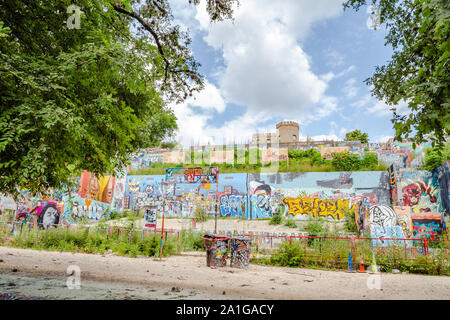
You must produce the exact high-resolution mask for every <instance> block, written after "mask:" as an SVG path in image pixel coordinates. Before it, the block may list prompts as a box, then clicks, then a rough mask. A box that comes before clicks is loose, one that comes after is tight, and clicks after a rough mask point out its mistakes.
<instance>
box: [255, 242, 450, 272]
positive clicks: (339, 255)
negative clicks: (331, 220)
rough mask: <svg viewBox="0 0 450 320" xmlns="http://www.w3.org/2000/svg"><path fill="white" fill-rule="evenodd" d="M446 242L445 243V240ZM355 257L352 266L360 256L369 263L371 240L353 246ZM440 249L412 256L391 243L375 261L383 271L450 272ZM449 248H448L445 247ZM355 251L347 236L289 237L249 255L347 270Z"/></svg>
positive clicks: (282, 263) (267, 262) (277, 263)
mask: <svg viewBox="0 0 450 320" xmlns="http://www.w3.org/2000/svg"><path fill="white" fill-rule="evenodd" d="M447 246H448V244H447ZM356 248H357V249H356V257H353V260H354V262H355V264H354V265H353V268H354V269H357V268H358V264H359V262H360V259H361V258H362V259H363V262H364V264H365V266H366V267H367V266H368V265H371V264H372V256H373V253H372V248H371V245H370V241H369V240H366V241H359V242H358V244H357V247H356ZM440 249H441V250H440V251H437V254H434V255H433V256H431V255H430V256H428V257H425V256H420V255H419V256H415V257H412V256H411V255H410V254H405V251H404V246H403V245H401V244H399V245H393V246H391V247H389V248H376V250H375V257H376V258H375V259H376V264H377V266H378V268H379V270H380V271H382V272H392V270H393V269H398V270H399V271H400V272H408V273H420V274H428V275H447V276H450V268H449V263H448V261H447V260H446V256H445V250H444V244H443V243H441V248H440ZM447 249H448V248H447ZM349 252H352V254H353V252H355V251H353V250H352V246H351V243H350V241H349V240H339V239H325V238H323V239H314V241H308V239H300V240H294V239H293V240H292V243H290V244H289V243H283V244H282V245H281V246H280V247H279V248H278V249H276V250H275V251H273V252H272V253H271V254H268V255H267V254H266V255H265V256H262V257H255V256H252V258H251V260H250V261H251V262H252V263H257V264H264V265H274V266H282V267H303V268H313V269H317V268H319V269H325V270H346V269H347V268H348V254H349Z"/></svg>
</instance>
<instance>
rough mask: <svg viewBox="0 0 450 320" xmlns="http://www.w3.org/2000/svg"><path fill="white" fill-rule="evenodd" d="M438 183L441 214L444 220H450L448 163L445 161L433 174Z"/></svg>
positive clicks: (449, 175) (449, 164)
mask: <svg viewBox="0 0 450 320" xmlns="http://www.w3.org/2000/svg"><path fill="white" fill-rule="evenodd" d="M434 175H435V177H436V178H437V180H438V182H439V189H440V194H441V203H442V212H443V215H444V216H445V218H446V219H447V220H448V219H449V218H450V161H447V162H446V163H444V164H443V165H442V166H440V167H439V168H437V169H436V170H435V172H434Z"/></svg>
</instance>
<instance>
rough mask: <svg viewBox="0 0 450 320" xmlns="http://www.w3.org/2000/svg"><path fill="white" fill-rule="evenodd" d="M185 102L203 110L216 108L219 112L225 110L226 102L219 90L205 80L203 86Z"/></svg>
mask: <svg viewBox="0 0 450 320" xmlns="http://www.w3.org/2000/svg"><path fill="white" fill-rule="evenodd" d="M186 103H187V104H190V105H193V106H196V107H200V108H202V109H205V110H216V111H217V112H219V113H221V112H223V111H225V108H226V103H225V101H224V100H223V98H222V95H221V94H220V92H219V90H218V89H217V88H216V87H215V86H214V85H213V84H211V83H209V82H208V81H206V82H205V88H204V89H203V90H202V91H201V92H199V93H197V94H195V95H194V96H193V97H192V98H189V99H188V100H186Z"/></svg>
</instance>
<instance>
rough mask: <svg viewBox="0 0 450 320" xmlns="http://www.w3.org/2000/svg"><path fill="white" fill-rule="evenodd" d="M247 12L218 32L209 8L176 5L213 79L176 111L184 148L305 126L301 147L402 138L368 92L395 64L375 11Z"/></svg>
mask: <svg viewBox="0 0 450 320" xmlns="http://www.w3.org/2000/svg"><path fill="white" fill-rule="evenodd" d="M240 2H241V3H240V6H239V7H238V8H237V9H236V11H235V14H234V18H235V19H234V21H224V22H218V23H210V21H209V17H208V15H207V13H206V9H205V2H202V4H201V5H200V6H198V7H195V6H190V5H188V1H187V0H171V3H172V9H173V14H174V16H175V19H176V22H177V23H179V24H181V25H182V26H183V27H184V28H188V29H189V31H190V33H191V37H192V39H193V43H192V46H191V48H192V51H193V53H194V57H195V59H196V60H197V61H198V62H200V63H201V64H202V67H201V68H200V72H201V73H202V74H204V75H205V78H206V84H205V89H204V90H203V91H202V92H201V93H199V94H197V95H196V96H195V97H193V98H191V99H190V100H188V101H186V102H185V103H183V104H178V105H172V106H171V107H172V109H173V110H174V112H175V114H176V116H177V118H178V127H179V130H178V132H177V134H176V140H177V141H178V142H180V143H182V144H183V145H185V146H188V145H191V144H199V143H200V144H206V143H208V142H210V143H213V144H216V143H218V144H221V143H227V142H233V141H235V142H237V143H243V142H246V141H248V140H249V139H250V138H251V135H252V134H253V133H256V132H260V133H261V132H275V125H276V123H278V122H279V121H283V120H293V121H297V122H298V123H299V124H300V138H301V139H302V138H304V139H306V137H312V138H314V139H320V138H331V139H335V140H337V139H342V138H343V137H344V136H345V133H346V132H348V131H351V130H354V129H360V130H362V131H364V132H367V133H368V134H369V139H370V141H371V142H375V141H385V140H386V139H387V137H390V136H392V135H393V133H394V132H393V129H392V124H391V122H390V119H391V117H392V114H391V112H390V111H389V109H390V107H389V106H387V105H386V104H384V103H383V102H381V101H377V100H376V98H374V97H372V96H371V95H370V88H369V87H368V86H367V85H366V84H365V83H364V82H363V81H364V79H366V78H368V77H369V76H371V74H372V73H373V72H374V70H375V67H376V66H381V65H383V64H385V63H386V62H387V61H388V60H389V59H390V57H391V55H392V49H391V48H390V47H385V46H384V42H385V40H384V36H385V34H386V31H385V30H384V29H377V30H373V28H369V27H368V25H370V22H371V20H369V21H368V19H370V13H368V10H367V8H366V7H364V8H362V9H361V10H359V11H358V12H355V11H352V10H348V11H345V12H344V11H343V8H342V1H337V0H314V1H312V0H277V1H274V0H241V1H240ZM368 22H369V23H368ZM404 107H405V106H404V105H402V106H400V109H402V108H404Z"/></svg>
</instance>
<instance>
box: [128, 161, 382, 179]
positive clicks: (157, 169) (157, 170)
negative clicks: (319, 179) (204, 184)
mask: <svg viewBox="0 0 450 320" xmlns="http://www.w3.org/2000/svg"><path fill="white" fill-rule="evenodd" d="M182 166H183V165H182V164H174V163H155V164H153V165H152V166H151V167H149V168H145V169H139V170H131V171H130V172H129V173H128V174H129V175H164V174H166V168H176V167H182ZM191 166H198V167H208V166H210V164H209V163H201V164H195V165H191ZM211 166H217V167H219V172H220V173H259V172H261V169H262V168H264V170H267V172H335V171H336V169H334V168H333V167H332V165H331V160H324V163H323V164H320V165H311V164H310V162H309V159H289V165H288V163H287V162H286V161H281V162H279V164H278V166H276V165H273V164H271V163H266V164H264V166H262V164H261V163H258V164H248V163H246V164H235V165H234V167H233V165H231V164H215V163H213V164H211ZM387 169H388V168H387V167H386V166H385V165H384V164H379V165H376V166H374V167H362V168H360V170H358V171H386V170H387Z"/></svg>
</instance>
